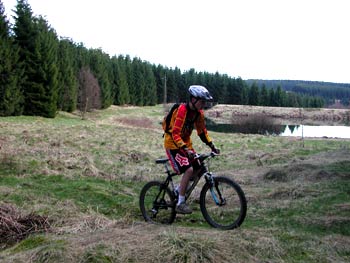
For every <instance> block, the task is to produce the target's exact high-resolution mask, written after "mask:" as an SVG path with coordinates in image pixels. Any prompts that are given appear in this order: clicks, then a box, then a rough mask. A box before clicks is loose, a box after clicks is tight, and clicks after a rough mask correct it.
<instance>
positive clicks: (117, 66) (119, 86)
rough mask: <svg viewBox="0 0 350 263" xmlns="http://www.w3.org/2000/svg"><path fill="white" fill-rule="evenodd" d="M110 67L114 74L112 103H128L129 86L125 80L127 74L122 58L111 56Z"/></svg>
mask: <svg viewBox="0 0 350 263" xmlns="http://www.w3.org/2000/svg"><path fill="white" fill-rule="evenodd" d="M112 67H113V75H114V85H113V86H114V94H115V99H114V104H116V105H124V104H128V103H130V95H129V86H128V82H127V76H126V71H125V68H126V67H125V63H124V58H123V57H122V56H119V57H118V58H116V57H113V58H112Z"/></svg>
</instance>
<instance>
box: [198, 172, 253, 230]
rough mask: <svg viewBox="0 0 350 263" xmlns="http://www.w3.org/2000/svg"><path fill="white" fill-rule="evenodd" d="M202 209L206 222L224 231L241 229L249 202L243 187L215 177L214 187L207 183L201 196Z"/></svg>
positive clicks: (229, 180) (225, 178) (228, 179)
mask: <svg viewBox="0 0 350 263" xmlns="http://www.w3.org/2000/svg"><path fill="white" fill-rule="evenodd" d="M200 208H201V212H202V214H203V217H204V218H205V220H206V221H207V222H208V223H209V224H210V225H211V226H213V227H215V228H220V229H224V230H228V229H233V228H236V227H239V226H240V225H241V224H242V223H243V221H244V219H245V216H246V213H247V201H246V198H245V195H244V192H243V190H242V189H241V187H240V186H239V185H238V184H237V183H236V182H234V181H233V180H231V179H230V178H227V177H214V185H213V186H212V187H211V184H210V183H206V184H205V185H204V186H203V188H202V191H201V195H200Z"/></svg>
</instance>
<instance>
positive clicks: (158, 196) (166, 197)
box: [139, 181, 176, 224]
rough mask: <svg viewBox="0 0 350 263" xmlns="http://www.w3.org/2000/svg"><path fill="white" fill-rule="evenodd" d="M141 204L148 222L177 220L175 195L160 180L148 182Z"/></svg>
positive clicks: (163, 222)
mask: <svg viewBox="0 0 350 263" xmlns="http://www.w3.org/2000/svg"><path fill="white" fill-rule="evenodd" d="M139 205H140V209H141V213H142V216H143V218H144V219H145V220H146V221H148V222H152V223H159V224H171V223H173V222H174V220H175V216H176V212H175V197H174V195H173V194H172V192H171V191H170V189H169V188H168V187H165V186H164V185H163V183H162V182H160V181H151V182H148V183H147V184H146V185H145V186H144V187H143V188H142V190H141V194H140V200H139Z"/></svg>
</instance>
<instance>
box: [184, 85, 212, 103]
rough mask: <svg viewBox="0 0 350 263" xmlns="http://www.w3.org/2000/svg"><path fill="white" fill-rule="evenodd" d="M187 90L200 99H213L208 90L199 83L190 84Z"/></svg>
mask: <svg viewBox="0 0 350 263" xmlns="http://www.w3.org/2000/svg"><path fill="white" fill-rule="evenodd" d="M188 92H189V93H190V94H191V96H193V97H195V98H198V99H202V100H205V101H211V100H213V97H212V96H211V95H210V93H209V91H208V90H207V89H206V88H205V87H203V86H200V85H192V86H190V87H189V89H188Z"/></svg>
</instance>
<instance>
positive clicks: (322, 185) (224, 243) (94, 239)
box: [0, 105, 350, 262]
mask: <svg viewBox="0 0 350 263" xmlns="http://www.w3.org/2000/svg"><path fill="white" fill-rule="evenodd" d="M235 109H236V108H235ZM250 109H251V110H254V111H256V110H257V108H250ZM216 110H220V114H214V113H215V111H216ZM246 110H249V108H248V109H246ZM213 112H214V113H213ZM214 115H215V120H216V121H217V120H218V119H220V117H223V118H226V119H225V120H223V121H224V122H227V118H228V117H229V116H230V113H229V108H225V107H224V106H223V105H220V107H218V108H216V109H215V107H214V108H213V109H211V110H210V112H208V116H214ZM162 116H163V108H162V106H161V105H158V106H154V107H142V108H141V107H116V106H113V107H110V108H109V109H106V110H102V111H95V112H91V113H88V114H87V115H86V119H84V120H82V119H81V118H80V117H79V115H75V114H68V113H59V114H58V116H57V117H56V118H55V119H45V118H40V117H28V116H27V117H26V116H20V117H6V118H0V147H1V149H0V193H1V194H0V219H1V221H0V227H1V230H4V229H5V230H6V226H8V225H9V222H8V221H6V220H8V219H9V218H8V213H9V211H10V212H11V213H13V214H15V216H14V217H13V218H11V219H12V220H14V221H15V219H18V218H20V217H25V216H28V215H29V216H34V215H35V216H41V217H43V218H46V219H47V222H48V224H49V227H46V228H45V229H40V228H38V229H36V231H33V232H31V233H30V234H26V235H23V236H22V237H18V239H16V240H12V241H11V238H10V237H8V238H7V239H5V236H1V237H0V249H1V250H0V262H349V261H350V201H349V200H350V140H344V139H343V140H340V139H314V138H309V139H306V138H305V139H304V141H301V139H300V138H288V137H276V136H261V135H245V134H224V133H216V132H211V133H210V135H211V137H212V138H213V140H214V142H215V144H216V145H217V146H218V147H219V148H221V151H222V155H221V156H220V158H216V159H215V160H213V161H212V163H211V170H212V171H215V172H217V174H220V175H221V174H224V175H226V176H229V177H231V178H233V179H234V180H236V181H237V182H238V183H239V184H240V185H241V186H242V188H243V190H244V191H245V193H246V196H247V199H248V213H247V217H246V220H245V222H244V223H243V225H242V226H241V227H240V228H239V229H235V230H232V231H219V230H216V229H213V228H211V227H210V226H209V225H208V224H207V223H206V222H205V220H204V219H203V217H202V215H201V213H200V210H199V205H198V204H197V203H196V202H193V203H191V207H192V208H193V210H194V213H193V214H192V215H186V216H182V215H178V216H177V218H176V220H175V222H174V224H173V225H171V226H159V225H150V224H147V223H145V222H144V221H143V219H142V217H141V213H140V211H139V208H138V197H139V192H140V190H141V188H142V186H143V185H144V184H145V183H146V182H147V181H149V180H151V179H157V178H163V177H164V174H163V170H162V167H161V166H157V165H156V164H155V163H154V160H155V159H156V158H159V157H164V150H163V142H162V130H161V126H160V121H161V119H162ZM193 140H194V144H195V145H196V150H197V151H198V152H204V151H207V150H208V149H207V148H206V146H205V145H203V144H202V143H201V142H200V140H199V139H198V138H197V136H195V134H194V135H193ZM178 179H179V178H178ZM22 224H23V223H22ZM16 227H17V229H18V228H19V227H20V226H19V225H16ZM16 227H15V228H14V233H15V230H16ZM2 233H6V231H5V232H2Z"/></svg>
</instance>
